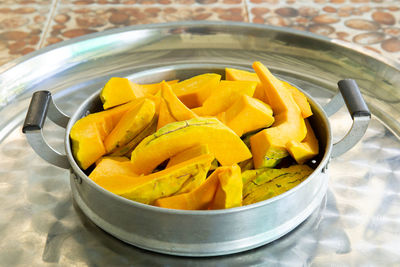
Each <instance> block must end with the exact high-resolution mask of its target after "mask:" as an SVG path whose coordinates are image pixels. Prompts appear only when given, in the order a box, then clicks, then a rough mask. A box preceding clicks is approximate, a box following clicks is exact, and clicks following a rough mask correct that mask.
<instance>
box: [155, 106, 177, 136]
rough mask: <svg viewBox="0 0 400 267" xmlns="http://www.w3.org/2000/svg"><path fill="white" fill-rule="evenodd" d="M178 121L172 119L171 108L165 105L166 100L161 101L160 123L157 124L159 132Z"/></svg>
mask: <svg viewBox="0 0 400 267" xmlns="http://www.w3.org/2000/svg"><path fill="white" fill-rule="evenodd" d="M175 121H176V120H175V119H174V117H172V115H171V113H170V112H169V108H168V106H167V103H165V100H164V99H161V101H160V110H159V114H158V122H157V130H158V129H160V128H162V127H164V126H165V125H167V124H168V123H171V122H175Z"/></svg>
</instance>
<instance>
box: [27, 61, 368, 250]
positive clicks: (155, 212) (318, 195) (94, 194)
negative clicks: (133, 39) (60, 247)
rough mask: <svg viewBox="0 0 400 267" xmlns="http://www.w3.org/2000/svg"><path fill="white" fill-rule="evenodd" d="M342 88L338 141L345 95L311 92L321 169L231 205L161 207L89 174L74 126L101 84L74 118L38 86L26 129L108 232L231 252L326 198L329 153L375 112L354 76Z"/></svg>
mask: <svg viewBox="0 0 400 267" xmlns="http://www.w3.org/2000/svg"><path fill="white" fill-rule="evenodd" d="M230 66H231V67H239V68H240V67H241V66H236V65H230ZM224 67H226V65H222V64H216V63H214V64H210V63H207V64H203V63H196V64H174V65H169V66H165V67H160V68H149V69H146V70H144V71H139V72H137V73H134V74H132V75H131V76H129V78H130V79H132V80H134V81H148V82H157V81H160V80H162V79H180V80H182V79H185V78H188V77H191V76H193V75H196V74H201V73H206V72H215V73H220V74H223V72H224ZM242 68H243V66H242ZM339 89H340V92H341V94H342V96H343V98H344V100H345V102H346V104H347V107H348V110H349V111H350V114H351V116H352V118H353V126H352V128H351V129H350V131H349V133H348V134H347V135H346V137H344V138H343V139H342V140H341V141H339V142H338V143H336V144H333V141H332V131H331V128H330V124H329V121H328V114H332V113H334V112H335V111H337V110H338V109H339V108H340V107H341V104H342V103H343V101H340V99H341V97H340V95H338V96H337V97H334V98H333V100H332V101H331V102H330V103H329V104H327V105H326V106H325V110H324V109H323V108H322V107H321V106H320V105H319V104H318V103H317V102H316V101H314V100H313V98H312V97H311V96H309V95H307V94H306V95H307V97H308V99H309V102H310V104H311V107H312V110H313V113H314V115H313V116H312V117H311V118H310V122H311V124H312V126H313V128H314V129H315V131H316V135H317V137H318V140H319V141H320V155H319V157H317V158H316V159H315V160H314V161H313V162H312V163H311V164H313V166H314V168H315V170H314V172H313V173H312V174H311V175H310V176H309V177H308V178H307V179H306V180H305V181H304V182H302V183H301V184H300V185H298V186H297V187H295V188H293V189H292V190H289V191H288V192H286V193H284V194H282V195H279V196H277V197H275V198H272V199H269V200H266V201H262V202H259V203H255V204H252V205H247V206H243V207H239V208H233V209H227V210H210V211H182V210H170V209H163V208H158V207H154V206H150V205H145V204H141V203H137V202H134V201H131V200H128V199H125V198H122V197H119V196H117V195H114V194H112V193H110V192H108V191H106V190H104V189H103V188H101V187H100V186H98V185H97V184H95V183H94V182H93V181H92V180H91V179H89V178H88V176H87V174H86V173H84V172H83V171H82V170H81V169H80V168H79V167H78V165H77V163H76V162H75V160H74V158H73V155H72V151H71V143H70V139H69V133H70V130H71V127H72V126H73V125H74V123H75V122H76V121H77V120H78V119H80V118H81V117H83V116H86V115H87V114H88V113H92V112H96V111H100V110H101V101H100V98H99V91H98V92H96V93H94V94H93V95H92V96H90V97H89V98H88V99H87V100H86V101H84V102H83V103H82V104H81V105H80V106H79V108H78V109H77V110H76V112H75V113H74V114H73V116H72V117H71V118H68V117H67V116H65V115H64V114H63V113H62V111H60V110H58V108H57V107H56V106H55V104H54V103H53V102H52V99H51V95H50V94H49V93H48V92H44V91H42V92H38V93H35V94H34V96H33V98H32V101H31V105H30V107H29V110H28V113H27V117H26V120H25V123H24V132H25V133H26V134H27V138H28V141H29V143H30V144H31V146H32V147H33V148H34V149H35V151H36V152H37V153H38V154H39V155H40V156H42V157H43V158H44V159H46V160H47V161H49V162H50V163H52V164H55V165H57V166H59V167H63V168H70V169H71V178H70V182H71V188H72V193H73V197H74V199H75V200H76V203H77V204H78V206H79V207H80V208H81V209H82V211H83V212H84V213H85V214H86V215H87V216H88V217H89V218H90V219H91V220H92V221H93V222H94V223H95V224H97V225H98V226H99V227H101V228H102V229H104V230H105V231H106V232H108V233H110V234H111V235H113V236H115V237H117V238H119V239H121V240H123V241H125V242H127V243H130V244H133V245H135V246H138V247H141V248H144V249H147V250H152V251H157V252H161V253H166V254H173V255H183V256H212V255H225V254H231V253H236V252H240V251H244V250H249V249H252V248H255V247H258V246H261V245H263V244H266V243H269V242H271V241H273V240H276V239H278V238H279V237H281V236H283V235H285V234H286V233H288V232H289V231H291V230H293V229H294V228H295V227H296V226H298V225H299V224H300V223H301V222H303V221H304V220H305V219H306V218H307V217H308V216H309V215H310V214H311V213H312V212H313V211H314V210H315V209H316V207H317V206H318V205H320V203H321V201H322V199H323V197H324V196H325V194H326V190H327V186H328V174H327V169H328V163H329V160H330V158H331V157H332V156H334V157H336V156H339V155H341V154H342V153H344V152H345V151H347V150H348V149H350V148H351V147H352V146H353V145H354V144H355V143H356V142H358V140H359V139H360V138H361V137H362V136H363V135H364V133H365V131H366V129H367V126H368V122H369V119H370V113H369V111H368V108H367V107H366V105H365V103H364V101H363V99H362V97H361V95H360V92H359V90H358V87H357V86H356V84H355V83H354V82H353V81H352V80H343V81H340V82H339ZM47 111H48V112H47ZM327 113H328V114H327ZM46 115H47V116H48V117H49V118H50V119H52V120H53V121H54V122H56V123H57V124H59V125H60V126H63V127H65V129H66V130H65V138H64V143H65V153H66V155H61V154H60V153H57V152H56V151H54V150H53V149H52V148H51V147H50V146H48V145H47V144H46V141H45V140H44V138H43V135H42V127H43V122H44V120H45V118H46Z"/></svg>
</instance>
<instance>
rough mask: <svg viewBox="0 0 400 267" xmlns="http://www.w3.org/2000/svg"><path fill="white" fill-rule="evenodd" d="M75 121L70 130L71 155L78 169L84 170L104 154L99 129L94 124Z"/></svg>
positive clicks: (104, 150)
mask: <svg viewBox="0 0 400 267" xmlns="http://www.w3.org/2000/svg"><path fill="white" fill-rule="evenodd" d="M79 122H80V121H77V122H76V123H75V124H74V126H73V127H72V129H71V132H70V137H71V142H72V154H73V155H74V158H75V160H76V162H77V163H78V165H79V167H81V168H82V169H84V170H86V169H87V168H89V166H90V165H92V164H93V163H95V162H96V160H98V159H99V158H100V157H101V156H103V155H104V154H105V153H106V149H105V147H104V144H103V140H102V136H101V134H100V132H99V127H98V126H97V125H96V123H86V121H81V122H83V123H79Z"/></svg>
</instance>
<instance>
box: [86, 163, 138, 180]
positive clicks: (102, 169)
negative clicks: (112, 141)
mask: <svg viewBox="0 0 400 267" xmlns="http://www.w3.org/2000/svg"><path fill="white" fill-rule="evenodd" d="M116 175H128V176H137V174H136V173H135V172H134V171H133V168H132V163H131V162H130V161H129V160H128V161H125V160H122V161H121V160H119V159H113V158H106V157H105V158H102V159H101V160H100V161H99V163H98V164H97V166H96V168H94V170H93V171H92V172H91V173H90V174H89V178H90V179H92V180H93V181H94V182H96V181H97V180H99V179H113V177H114V176H116Z"/></svg>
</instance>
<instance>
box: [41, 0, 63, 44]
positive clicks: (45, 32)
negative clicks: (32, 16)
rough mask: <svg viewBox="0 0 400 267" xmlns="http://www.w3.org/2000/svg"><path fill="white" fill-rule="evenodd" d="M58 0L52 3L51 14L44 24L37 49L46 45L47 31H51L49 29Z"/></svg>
mask: <svg viewBox="0 0 400 267" xmlns="http://www.w3.org/2000/svg"><path fill="white" fill-rule="evenodd" d="M58 1H59V0H53V1H52V3H51V7H50V12H49V16H48V18H47V20H46V24H45V26H44V30H43V33H42V38H41V40H40V42H39V45H38V47H37V49H40V48H42V47H43V46H44V42H45V38H46V36H47V33H48V32H49V29H50V24H51V21H52V19H53V16H54V13H55V12H56V10H57V5H58Z"/></svg>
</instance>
